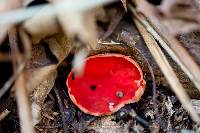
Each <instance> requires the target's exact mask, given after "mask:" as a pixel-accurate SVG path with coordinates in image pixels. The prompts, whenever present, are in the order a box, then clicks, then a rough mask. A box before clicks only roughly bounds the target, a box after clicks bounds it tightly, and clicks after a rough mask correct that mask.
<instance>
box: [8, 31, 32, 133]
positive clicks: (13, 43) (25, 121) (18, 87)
mask: <svg viewBox="0 0 200 133" xmlns="http://www.w3.org/2000/svg"><path fill="white" fill-rule="evenodd" d="M9 41H10V47H11V52H12V56H13V66H14V71H16V68H17V67H18V66H19V64H21V63H24V59H23V58H22V55H21V53H20V52H19V47H18V44H17V33H16V29H12V30H11V31H10V33H9ZM24 48H25V50H27V49H26V48H27V47H26V46H25V47H24ZM25 86H26V85H25V79H24V73H23V70H22V71H21V73H20V74H19V76H18V78H17V79H16V82H15V96H16V101H17V105H18V106H17V107H18V113H19V118H20V126H21V132H22V133H33V132H34V129H33V125H32V118H31V110H30V106H29V99H28V96H27V92H26V87H25Z"/></svg>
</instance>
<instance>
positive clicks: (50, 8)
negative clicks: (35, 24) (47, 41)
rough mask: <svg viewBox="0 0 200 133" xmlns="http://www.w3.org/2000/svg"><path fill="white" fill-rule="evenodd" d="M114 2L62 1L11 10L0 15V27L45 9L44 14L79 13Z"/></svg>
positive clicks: (104, 0) (97, 0)
mask: <svg viewBox="0 0 200 133" xmlns="http://www.w3.org/2000/svg"><path fill="white" fill-rule="evenodd" d="M113 1H115V0H92V1H90V0H82V1H62V2H59V3H58V4H54V5H52V4H43V5H38V6H33V7H28V8H21V9H16V10H12V11H9V12H3V13H0V20H1V21H0V25H5V24H6V25H8V24H16V23H19V22H22V21H25V20H27V19H29V18H31V17H33V16H34V15H35V14H37V13H38V12H39V11H40V10H41V9H43V8H46V14H48V15H50V14H52V15H56V14H57V13H58V12H60V11H63V10H64V11H68V12H80V11H84V10H88V9H91V8H94V7H96V6H100V5H103V4H108V3H111V2H113Z"/></svg>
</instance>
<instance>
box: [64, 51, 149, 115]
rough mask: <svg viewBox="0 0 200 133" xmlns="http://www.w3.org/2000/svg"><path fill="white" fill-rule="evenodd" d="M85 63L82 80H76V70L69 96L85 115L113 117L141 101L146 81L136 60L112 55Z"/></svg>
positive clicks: (77, 78) (70, 77) (69, 78)
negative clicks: (110, 115) (123, 108)
mask: <svg viewBox="0 0 200 133" xmlns="http://www.w3.org/2000/svg"><path fill="white" fill-rule="evenodd" d="M84 63H85V67H84V70H83V74H82V75H81V76H80V77H76V80H73V79H74V78H75V76H76V75H74V72H75V70H76V68H73V69H72V71H71V72H70V74H69V76H68V78H67V86H68V93H69V96H70V98H71V100H72V101H73V102H74V104H76V106H78V107H79V108H80V109H81V110H82V111H83V112H85V113H88V114H91V115H95V116H101V115H109V114H113V113H114V112H117V111H118V110H119V109H120V108H122V107H123V106H124V105H125V104H128V103H134V102H137V101H138V100H139V99H140V98H141V96H142V94H143V92H144V89H145V81H144V79H143V73H142V70H141V68H140V66H139V65H138V64H137V63H136V62H135V61H134V60H133V59H131V58H129V57H128V56H125V55H121V54H113V53H109V54H99V55H95V56H90V57H88V58H87V59H86V60H85V61H84ZM134 81H138V82H137V83H135V82H134ZM94 83H95V84H94ZM138 83H140V84H138ZM97 84H98V86H97ZM97 87H98V88H97Z"/></svg>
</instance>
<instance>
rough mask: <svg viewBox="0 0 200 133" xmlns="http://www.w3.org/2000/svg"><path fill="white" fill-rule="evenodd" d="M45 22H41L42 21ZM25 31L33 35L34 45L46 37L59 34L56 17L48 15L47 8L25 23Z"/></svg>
mask: <svg viewBox="0 0 200 133" xmlns="http://www.w3.org/2000/svg"><path fill="white" fill-rule="evenodd" d="M41 19H42V20H43V21H40V20H41ZM24 28H25V30H26V31H27V32H28V33H29V34H31V36H32V40H33V43H34V44H38V43H39V41H40V40H41V39H43V38H45V37H48V36H51V35H53V34H55V33H57V32H58V30H59V28H58V24H57V22H56V16H55V15H53V14H49V13H48V9H47V8H43V9H42V10H41V11H39V12H38V13H37V14H36V15H35V16H34V17H32V18H31V19H29V20H27V21H26V22H25V23H24Z"/></svg>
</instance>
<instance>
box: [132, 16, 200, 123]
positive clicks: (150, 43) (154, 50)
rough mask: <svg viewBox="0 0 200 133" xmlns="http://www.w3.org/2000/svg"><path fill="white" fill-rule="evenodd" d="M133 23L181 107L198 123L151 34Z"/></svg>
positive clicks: (175, 77) (183, 92) (187, 98)
mask: <svg viewBox="0 0 200 133" xmlns="http://www.w3.org/2000/svg"><path fill="white" fill-rule="evenodd" d="M134 22H135V24H136V26H137V28H138V30H139V32H140V34H141V35H142V37H143V38H144V41H145V43H146V45H147V47H148V49H149V51H150V53H151V54H152V56H153V57H154V59H155V61H156V62H157V64H158V66H159V67H160V69H161V71H162V72H163V74H164V76H165V78H166V79H167V81H168V82H169V84H170V86H171V88H172V90H173V91H174V93H175V94H176V96H177V97H178V99H179V100H180V102H181V103H182V105H183V107H184V108H185V109H186V110H187V111H188V112H189V114H190V116H191V118H192V119H193V120H194V121H196V122H199V121H200V119H199V116H198V114H197V113H196V112H195V110H194V108H193V106H192V104H191V103H190V99H189V97H188V95H187V93H186V92H185V91H184V88H183V87H182V85H181V83H180V82H179V80H178V78H177V76H176V74H175V73H174V71H173V69H172V67H171V66H170V64H169V62H168V61H167V59H166V57H165V55H164V54H163V52H162V50H161V49H160V47H159V46H158V44H157V42H156V41H155V39H154V38H153V37H152V35H151V34H149V33H148V31H147V30H146V29H145V27H144V26H143V25H142V24H141V23H140V22H139V21H138V20H136V19H134Z"/></svg>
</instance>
